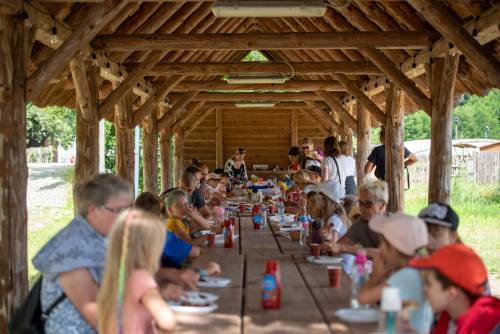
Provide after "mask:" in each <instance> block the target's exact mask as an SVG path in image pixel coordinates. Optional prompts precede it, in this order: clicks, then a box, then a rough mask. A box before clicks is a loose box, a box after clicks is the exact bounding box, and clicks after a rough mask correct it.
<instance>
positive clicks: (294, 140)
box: [290, 110, 299, 146]
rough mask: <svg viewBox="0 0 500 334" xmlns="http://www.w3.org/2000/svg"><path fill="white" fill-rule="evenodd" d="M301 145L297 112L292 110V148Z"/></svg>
mask: <svg viewBox="0 0 500 334" xmlns="http://www.w3.org/2000/svg"><path fill="white" fill-rule="evenodd" d="M297 145H299V133H298V127H297V110H292V114H291V115H290V146H297Z"/></svg>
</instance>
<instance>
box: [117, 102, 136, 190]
mask: <svg viewBox="0 0 500 334" xmlns="http://www.w3.org/2000/svg"><path fill="white" fill-rule="evenodd" d="M115 135H116V174H117V175H118V176H119V177H121V178H122V179H124V180H125V181H127V182H129V183H130V184H131V185H133V184H134V163H135V158H134V133H133V131H132V102H131V96H130V93H129V94H127V95H126V96H125V97H124V98H123V100H122V101H120V103H118V104H117V105H116V106H115Z"/></svg>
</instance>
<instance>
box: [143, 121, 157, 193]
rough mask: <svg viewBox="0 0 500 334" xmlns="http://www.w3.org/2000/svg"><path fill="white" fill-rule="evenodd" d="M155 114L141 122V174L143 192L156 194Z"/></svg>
mask: <svg viewBox="0 0 500 334" xmlns="http://www.w3.org/2000/svg"><path fill="white" fill-rule="evenodd" d="M155 118H156V113H152V114H150V115H148V116H147V117H146V118H145V119H144V120H143V121H142V128H143V130H144V131H143V138H142V145H143V146H142V150H143V160H142V173H143V180H144V191H149V192H152V193H155V194H156V193H157V192H158V134H157V132H156V119H155Z"/></svg>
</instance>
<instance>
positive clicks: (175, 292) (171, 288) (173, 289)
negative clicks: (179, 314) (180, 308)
mask: <svg viewBox="0 0 500 334" xmlns="http://www.w3.org/2000/svg"><path fill="white" fill-rule="evenodd" d="M183 293H184V290H183V289H182V287H181V286H180V285H177V284H167V285H166V286H164V287H163V288H162V289H161V295H162V296H163V298H165V299H166V300H179V299H180V298H181V296H182V294H183Z"/></svg>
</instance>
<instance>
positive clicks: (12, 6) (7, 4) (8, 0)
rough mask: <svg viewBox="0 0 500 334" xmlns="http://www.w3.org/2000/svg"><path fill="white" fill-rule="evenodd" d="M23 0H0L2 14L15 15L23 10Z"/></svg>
mask: <svg viewBox="0 0 500 334" xmlns="http://www.w3.org/2000/svg"><path fill="white" fill-rule="evenodd" d="M23 2H24V1H22V0H0V15H15V14H19V13H20V12H21V11H22V10H23Z"/></svg>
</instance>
